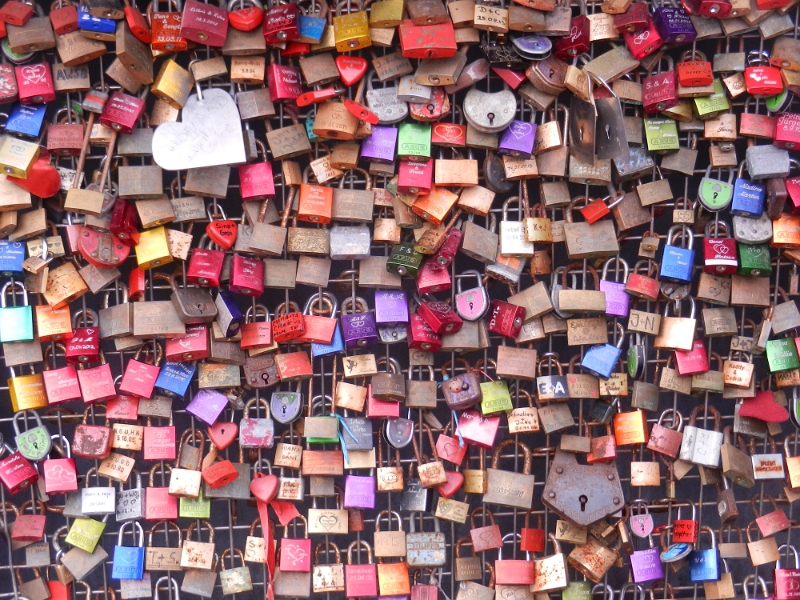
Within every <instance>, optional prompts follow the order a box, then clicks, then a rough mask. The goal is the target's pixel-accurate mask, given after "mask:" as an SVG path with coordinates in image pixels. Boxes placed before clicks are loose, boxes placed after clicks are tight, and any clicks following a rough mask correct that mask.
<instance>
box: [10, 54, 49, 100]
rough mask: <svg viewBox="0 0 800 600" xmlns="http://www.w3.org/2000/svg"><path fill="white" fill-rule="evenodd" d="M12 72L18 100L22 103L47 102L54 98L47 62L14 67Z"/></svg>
mask: <svg viewBox="0 0 800 600" xmlns="http://www.w3.org/2000/svg"><path fill="white" fill-rule="evenodd" d="M14 73H15V74H16V77H17V87H18V88H19V101H20V102H22V103H23V104H47V103H48V102H52V101H53V100H55V99H56V90H55V88H54V87H53V74H52V72H51V70H50V64H49V63H46V62H43V63H33V64H31V65H23V66H21V67H14Z"/></svg>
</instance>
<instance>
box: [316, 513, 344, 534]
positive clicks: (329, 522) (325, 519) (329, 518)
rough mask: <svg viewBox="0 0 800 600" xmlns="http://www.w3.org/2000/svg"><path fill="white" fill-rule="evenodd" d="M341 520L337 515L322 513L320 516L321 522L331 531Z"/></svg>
mask: <svg viewBox="0 0 800 600" xmlns="http://www.w3.org/2000/svg"><path fill="white" fill-rule="evenodd" d="M338 522H339V518H338V517H336V516H335V515H322V516H320V518H319V524H320V525H322V528H323V529H324V530H325V531H330V530H331V529H333V528H334V527H335V526H336V524H337V523H338Z"/></svg>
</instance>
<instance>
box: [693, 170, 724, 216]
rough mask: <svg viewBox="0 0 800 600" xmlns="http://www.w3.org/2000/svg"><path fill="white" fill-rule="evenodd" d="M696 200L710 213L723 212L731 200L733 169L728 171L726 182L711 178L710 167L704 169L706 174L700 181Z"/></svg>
mask: <svg viewBox="0 0 800 600" xmlns="http://www.w3.org/2000/svg"><path fill="white" fill-rule="evenodd" d="M697 199H698V200H699V201H700V204H702V205H703V208H705V209H706V210H709V211H711V212H719V211H722V210H725V209H726V208H728V207H729V206H730V205H731V201H732V200H733V169H728V182H727V183H726V182H724V181H722V180H721V179H714V178H713V177H711V165H708V167H706V174H705V175H703V178H702V179H701V180H700V187H699V188H698V190H697Z"/></svg>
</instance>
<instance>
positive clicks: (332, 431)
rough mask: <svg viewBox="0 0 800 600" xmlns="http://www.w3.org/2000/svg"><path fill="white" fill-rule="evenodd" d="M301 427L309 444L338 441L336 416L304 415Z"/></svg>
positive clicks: (336, 442) (335, 442)
mask: <svg viewBox="0 0 800 600" xmlns="http://www.w3.org/2000/svg"><path fill="white" fill-rule="evenodd" d="M303 427H304V431H303V435H304V436H305V438H306V442H307V443H309V444H338V443H339V419H337V418H336V417H306V418H305V421H304V423H303Z"/></svg>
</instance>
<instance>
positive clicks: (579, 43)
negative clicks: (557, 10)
mask: <svg viewBox="0 0 800 600" xmlns="http://www.w3.org/2000/svg"><path fill="white" fill-rule="evenodd" d="M589 29H590V22H589V17H587V16H586V15H578V16H577V17H572V21H570V24H569V33H568V34H567V35H565V36H564V37H561V38H558V39H557V40H556V43H555V45H554V53H555V55H556V58H560V59H561V60H568V59H571V58H574V57H576V56H578V55H579V54H583V53H584V52H588V51H589V46H590V45H591V40H590V39H589Z"/></svg>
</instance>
